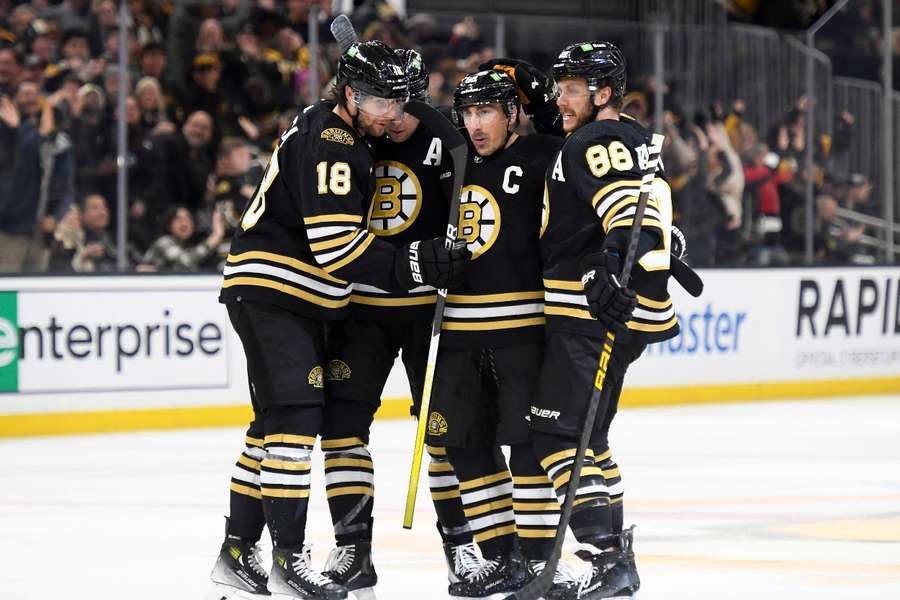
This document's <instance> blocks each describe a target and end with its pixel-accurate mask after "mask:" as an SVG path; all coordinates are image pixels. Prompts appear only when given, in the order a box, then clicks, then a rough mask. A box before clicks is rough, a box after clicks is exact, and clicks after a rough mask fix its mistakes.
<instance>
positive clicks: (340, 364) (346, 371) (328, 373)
mask: <svg viewBox="0 0 900 600" xmlns="http://www.w3.org/2000/svg"><path fill="white" fill-rule="evenodd" d="M350 375H351V372H350V367H349V366H347V363H345V362H344V361H342V360H340V359H338V358H334V359H331V360H329V361H328V364H327V365H325V380H326V381H342V380H345V379H350Z"/></svg>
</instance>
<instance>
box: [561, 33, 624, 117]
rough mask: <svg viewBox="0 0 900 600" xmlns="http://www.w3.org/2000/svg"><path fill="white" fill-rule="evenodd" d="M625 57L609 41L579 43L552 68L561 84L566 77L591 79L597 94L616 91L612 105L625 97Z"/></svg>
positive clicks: (567, 47)
mask: <svg viewBox="0 0 900 600" xmlns="http://www.w3.org/2000/svg"><path fill="white" fill-rule="evenodd" d="M625 67H626V64H625V55H624V54H622V51H621V50H619V48H618V47H616V46H615V45H614V44H611V43H609V42H579V43H577V44H571V45H569V46H566V47H565V48H564V49H563V51H562V52H560V53H559V56H558V57H557V58H556V61H555V62H554V63H553V67H551V69H550V74H551V75H552V76H553V79H555V80H556V81H557V82H559V80H560V79H562V78H564V77H581V78H583V79H585V80H587V84H588V89H589V90H590V91H591V93H592V94H593V93H594V92H596V91H597V90H599V89H600V88H601V87H605V86H609V88H610V89H611V90H612V99H611V100H610V103H611V104H615V103H616V102H618V101H619V100H621V99H622V98H623V97H624V96H625Z"/></svg>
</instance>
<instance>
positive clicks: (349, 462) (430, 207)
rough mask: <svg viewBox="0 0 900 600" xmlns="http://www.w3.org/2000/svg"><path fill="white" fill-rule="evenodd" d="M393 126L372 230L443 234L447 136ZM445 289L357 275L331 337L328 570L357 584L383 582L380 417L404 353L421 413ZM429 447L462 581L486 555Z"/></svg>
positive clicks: (379, 150) (403, 237) (448, 548)
mask: <svg viewBox="0 0 900 600" xmlns="http://www.w3.org/2000/svg"><path fill="white" fill-rule="evenodd" d="M396 53H397V55H398V57H399V59H400V61H401V63H402V64H403V65H404V66H405V69H406V73H407V75H408V77H409V94H410V97H411V98H416V99H419V100H427V98H428V71H427V70H426V69H425V66H424V64H423V63H422V57H421V55H420V54H419V53H418V52H416V51H415V50H397V51H396ZM387 133H388V135H387V137H383V138H379V139H376V140H374V147H375V197H374V199H373V201H372V206H371V209H370V211H369V215H368V224H369V231H370V232H371V233H373V234H375V235H376V236H377V237H378V238H379V239H381V240H384V241H385V242H387V243H390V244H392V245H393V246H395V247H398V248H402V247H403V246H405V245H406V244H408V243H410V242H412V241H415V240H418V239H423V238H431V237H435V236H439V235H443V233H444V230H445V229H446V227H447V214H448V211H449V203H448V201H447V194H448V190H445V189H444V182H447V183H449V181H450V179H449V175H450V172H449V169H450V165H449V157H445V156H444V153H443V149H442V146H441V140H440V138H437V137H435V136H433V135H432V134H431V132H430V131H428V129H426V128H425V127H424V126H420V125H419V121H418V119H416V118H415V117H413V116H411V115H407V114H404V115H402V116H401V117H400V118H399V119H396V120H394V121H391V122H390V123H389V125H388V127H387ZM442 178H443V179H442ZM436 296H437V293H436V291H435V289H434V288H433V287H430V286H418V287H416V288H413V289H412V290H409V291H403V292H394V293H392V292H390V291H387V290H384V289H381V288H378V287H376V286H372V285H365V284H355V285H354V287H353V293H352V294H351V296H350V309H351V317H350V318H348V319H347V320H345V321H342V322H341V323H339V324H337V326H336V327H335V330H334V331H333V332H332V333H331V334H330V337H329V342H328V346H329V348H328V356H329V357H330V360H329V361H328V364H327V365H326V368H325V389H326V395H327V401H326V403H325V412H324V424H323V434H322V449H323V450H324V452H325V485H326V494H327V496H328V506H329V508H330V510H331V517H332V521H333V523H334V533H335V538H336V541H337V547H336V548H335V549H334V550H333V551H332V554H331V556H330V557H329V560H328V563H327V564H326V567H325V568H326V574H327V575H328V576H330V577H331V578H332V579H334V580H336V581H339V582H341V583H343V584H344V585H346V586H347V588H348V589H350V590H361V589H364V588H369V587H372V586H373V585H375V583H376V581H377V576H376V573H375V569H374V566H373V564H372V559H371V554H370V553H371V541H372V507H373V506H372V505H373V502H374V481H373V475H374V473H373V468H374V467H373V462H372V457H371V456H370V454H369V451H368V448H367V445H368V442H369V430H370V427H371V424H372V419H373V417H374V415H375V411H376V410H377V409H378V406H379V405H380V403H381V393H382V390H383V389H384V384H385V382H386V381H387V378H388V375H389V374H390V371H391V368H392V366H393V364H394V360H395V359H396V357H397V355H398V354H401V356H402V359H403V364H404V366H405V367H406V374H407V377H408V379H409V384H410V390H411V391H412V395H413V398H414V399H415V400H414V407H413V414H414V415H418V412H419V411H418V402H419V401H420V400H421V396H422V386H423V379H424V377H425V361H426V357H427V355H428V343H429V340H430V337H431V325H432V318H433V316H434V304H435V301H436ZM428 451H429V453H430V454H431V456H432V462H431V465H430V467H429V473H430V475H431V477H430V479H431V482H432V499H433V501H434V506H435V510H436V512H437V515H438V531H439V532H440V535H441V538H442V540H443V542H444V552H445V556H446V559H447V562H448V569H449V572H448V577H449V578H450V581H451V582H452V581H459V580H461V579H465V578H466V577H467V576H468V575H469V574H471V573H472V572H474V571H476V570H477V569H478V568H479V567H480V559H479V558H478V554H477V552H476V551H475V547H474V543H473V541H472V532H471V531H470V530H469V527H468V523H467V521H466V517H465V514H463V510H462V503H461V501H460V498H459V483H458V481H457V480H456V475H455V474H454V472H453V470H452V468H451V467H450V464H449V462H448V461H447V457H446V453H445V452H444V451H443V449H442V448H431V447H429V449H428Z"/></svg>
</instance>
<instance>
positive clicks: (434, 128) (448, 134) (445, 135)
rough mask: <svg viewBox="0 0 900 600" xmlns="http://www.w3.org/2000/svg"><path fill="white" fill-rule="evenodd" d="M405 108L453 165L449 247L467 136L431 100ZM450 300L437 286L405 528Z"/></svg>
mask: <svg viewBox="0 0 900 600" xmlns="http://www.w3.org/2000/svg"><path fill="white" fill-rule="evenodd" d="M403 110H404V111H406V112H407V113H409V114H410V115H412V116H414V117H416V118H417V119H419V121H420V122H421V123H422V125H424V126H425V127H426V128H427V129H428V130H430V131H431V132H432V133H433V134H434V135H436V136H437V137H438V138H440V140H441V144H442V145H443V147H444V149H445V150H446V151H448V152H449V154H450V159H451V161H452V165H453V186H452V188H451V191H450V203H449V204H450V214H449V215H448V217H447V232H446V237H445V239H444V244H445V245H446V247H447V248H448V249H449V248H454V247H456V244H457V242H458V240H457V233H458V230H459V194H460V190H461V189H462V182H463V178H464V177H465V171H466V162H467V161H468V158H469V156H468V146H467V145H466V139H465V138H464V137H463V136H462V134H461V133H460V132H459V130H458V129H457V128H456V127H454V126H453V124H452V123H450V121H449V120H448V119H447V117H445V116H444V115H442V114H441V113H440V112H438V111H437V110H436V109H435V108H433V107H432V106H431V105H430V104H427V103H425V102H421V101H418V100H410V101H409V102H407V103H406V104H405V105H404V107H403ZM446 301H447V290H446V289H441V290H438V298H437V303H436V304H435V307H434V320H433V324H432V328H431V340H430V342H429V344H428V359H427V361H426V366H425V381H424V385H423V386H422V401H421V403H420V406H419V421H418V423H417V424H416V440H415V444H414V446H413V459H412V466H411V467H410V473H409V485H408V486H407V489H406V507H405V509H404V512H403V528H404V529H412V524H413V515H414V514H415V509H416V496H417V495H418V491H419V477H420V474H421V470H422V451H423V449H424V446H425V428H426V426H427V423H428V417H429V413H428V411H429V407H430V405H431V388H432V384H433V383H434V370H435V368H436V365H437V353H438V347H439V346H440V336H441V324H442V323H443V321H444V304H445V303H446Z"/></svg>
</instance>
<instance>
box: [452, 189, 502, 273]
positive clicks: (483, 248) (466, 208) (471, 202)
mask: <svg viewBox="0 0 900 600" xmlns="http://www.w3.org/2000/svg"><path fill="white" fill-rule="evenodd" d="M499 235H500V205H499V204H497V200H496V199H494V196H493V195H492V194H491V193H490V192H489V191H487V190H486V189H484V188H483V187H481V186H480V185H467V186H465V187H464V188H463V189H462V191H461V192H460V196H459V237H460V238H462V239H464V240H466V244H467V245H468V247H469V251H470V252H471V253H472V260H475V259H476V258H478V257H479V256H481V255H482V254H484V253H485V252H487V251H488V250H490V248H491V246H493V245H494V242H495V241H496V240H497V237H498V236H499Z"/></svg>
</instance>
